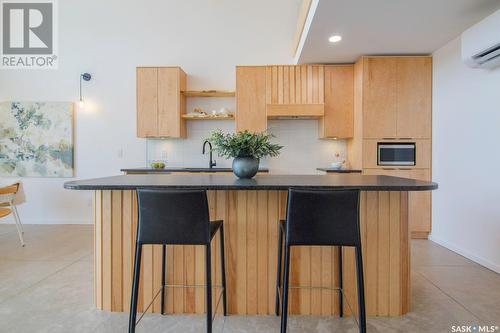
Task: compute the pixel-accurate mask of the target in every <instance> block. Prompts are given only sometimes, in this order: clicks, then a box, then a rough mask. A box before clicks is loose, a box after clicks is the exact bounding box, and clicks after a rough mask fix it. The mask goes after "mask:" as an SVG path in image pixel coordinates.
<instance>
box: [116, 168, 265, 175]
mask: <svg viewBox="0 0 500 333" xmlns="http://www.w3.org/2000/svg"><path fill="white" fill-rule="evenodd" d="M120 171H121V172H127V173H129V174H130V173H134V174H141V173H155V174H156V173H170V172H193V173H195V172H233V169H231V168H203V167H199V168H197V167H195V168H183V167H166V168H163V169H153V168H128V169H120ZM259 172H269V169H267V168H259Z"/></svg>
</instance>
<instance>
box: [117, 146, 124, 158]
mask: <svg viewBox="0 0 500 333" xmlns="http://www.w3.org/2000/svg"><path fill="white" fill-rule="evenodd" d="M117 155H118V158H123V148H120V149H118V153H117Z"/></svg>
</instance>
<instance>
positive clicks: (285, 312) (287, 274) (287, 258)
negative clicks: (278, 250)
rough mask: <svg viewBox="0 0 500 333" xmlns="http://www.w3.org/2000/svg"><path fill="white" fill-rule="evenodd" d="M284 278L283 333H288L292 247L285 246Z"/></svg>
mask: <svg viewBox="0 0 500 333" xmlns="http://www.w3.org/2000/svg"><path fill="white" fill-rule="evenodd" d="M283 269H284V276H283V299H282V302H281V303H282V306H281V333H286V324H287V320H288V284H289V277H290V246H288V245H285V267H284V268H283Z"/></svg>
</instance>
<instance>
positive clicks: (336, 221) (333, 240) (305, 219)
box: [275, 189, 366, 333]
mask: <svg viewBox="0 0 500 333" xmlns="http://www.w3.org/2000/svg"><path fill="white" fill-rule="evenodd" d="M287 206H288V207H287V216H286V222H285V221H280V223H279V241H278V243H279V245H278V246H279V249H278V273H277V279H276V280H277V281H276V308H275V312H276V315H279V306H280V287H281V275H282V272H281V264H282V260H283V259H282V257H283V253H282V247H283V237H284V241H285V263H284V267H283V270H284V274H283V275H284V277H283V287H282V288H281V289H282V293H281V296H282V297H281V300H282V304H281V333H285V332H286V326H287V317H288V313H287V312H288V288H289V275H290V247H291V246H313V245H316V246H339V258H338V260H339V269H338V271H339V288H338V290H339V304H340V316H341V317H342V315H343V311H342V305H343V302H342V299H343V298H342V295H343V289H342V288H343V286H342V252H341V250H340V249H341V248H340V246H353V247H354V248H355V249H356V270H357V284H358V307H359V331H360V332H362V333H365V332H366V312H365V292H364V285H363V259H362V257H361V235H360V231H359V191H357V190H340V191H327V190H295V189H290V190H289V191H288V204H287Z"/></svg>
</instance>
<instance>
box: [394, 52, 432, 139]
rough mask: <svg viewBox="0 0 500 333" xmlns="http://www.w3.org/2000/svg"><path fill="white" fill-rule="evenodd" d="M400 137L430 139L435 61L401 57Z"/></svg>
mask: <svg viewBox="0 0 500 333" xmlns="http://www.w3.org/2000/svg"><path fill="white" fill-rule="evenodd" d="M397 72H398V84H397V96H398V100H397V119H396V121H397V133H396V136H397V137H400V138H401V137H408V138H430V137H431V127H432V125H431V119H432V115H431V111H432V58H430V57H401V58H398V63H397Z"/></svg>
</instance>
